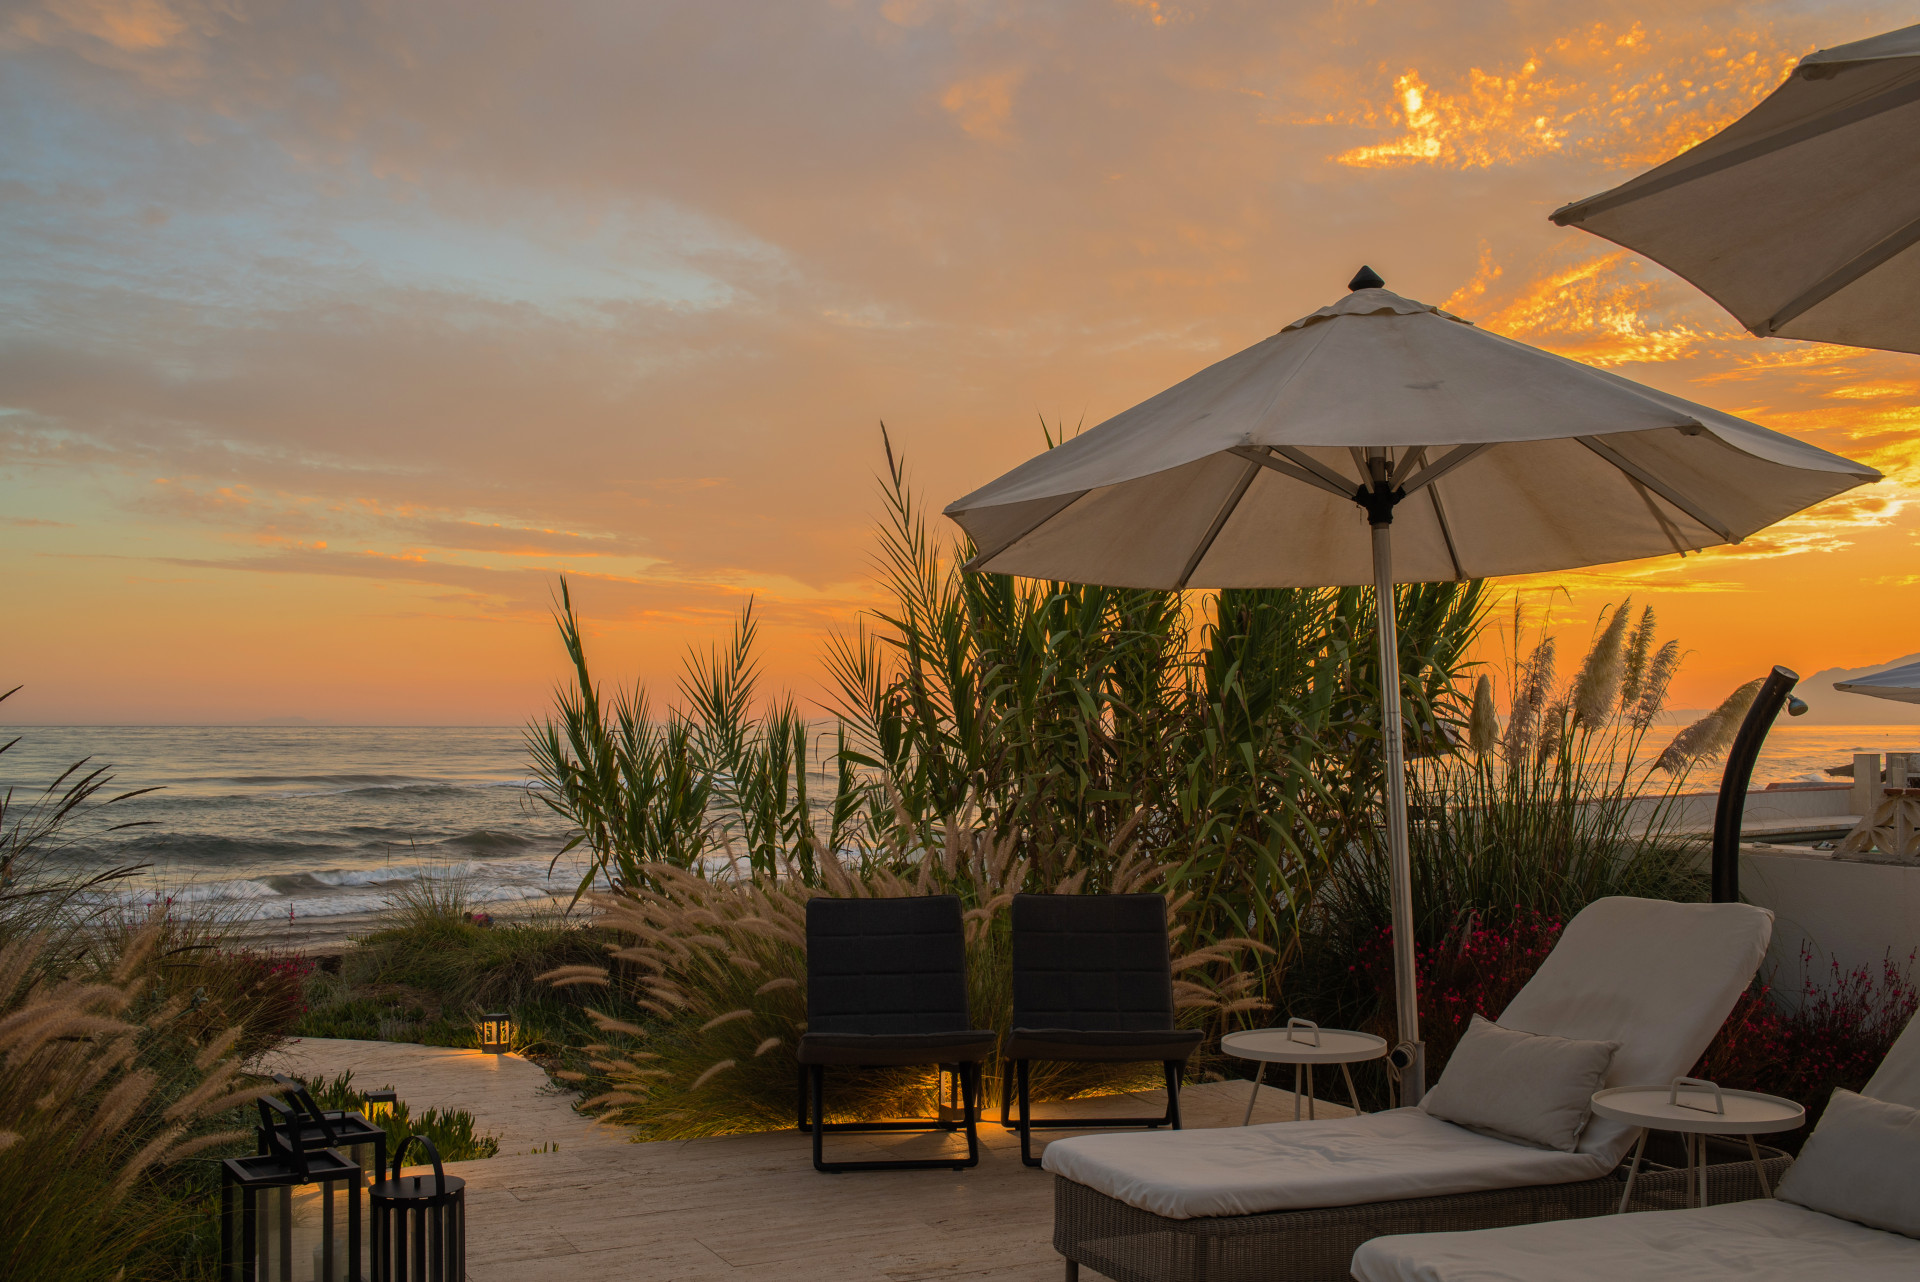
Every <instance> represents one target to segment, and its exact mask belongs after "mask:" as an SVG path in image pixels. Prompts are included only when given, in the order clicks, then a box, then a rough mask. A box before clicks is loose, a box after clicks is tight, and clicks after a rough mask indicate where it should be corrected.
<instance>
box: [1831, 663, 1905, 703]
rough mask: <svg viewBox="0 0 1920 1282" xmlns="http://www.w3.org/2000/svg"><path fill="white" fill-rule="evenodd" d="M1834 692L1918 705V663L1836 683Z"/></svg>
mask: <svg viewBox="0 0 1920 1282" xmlns="http://www.w3.org/2000/svg"><path fill="white" fill-rule="evenodd" d="M1833 688H1834V689H1836V690H1844V691H1846V692H1847V693H1848V694H1865V695H1872V696H1873V697H1874V698H1876V699H1892V700H1894V701H1895V702H1896V703H1920V663H1909V664H1906V665H1904V666H1902V667H1898V668H1888V669H1887V670H1886V671H1885V672H1874V673H1870V674H1868V675H1867V676H1864V677H1861V678H1860V679H1859V680H1858V681H1836V682H1834V683H1833Z"/></svg>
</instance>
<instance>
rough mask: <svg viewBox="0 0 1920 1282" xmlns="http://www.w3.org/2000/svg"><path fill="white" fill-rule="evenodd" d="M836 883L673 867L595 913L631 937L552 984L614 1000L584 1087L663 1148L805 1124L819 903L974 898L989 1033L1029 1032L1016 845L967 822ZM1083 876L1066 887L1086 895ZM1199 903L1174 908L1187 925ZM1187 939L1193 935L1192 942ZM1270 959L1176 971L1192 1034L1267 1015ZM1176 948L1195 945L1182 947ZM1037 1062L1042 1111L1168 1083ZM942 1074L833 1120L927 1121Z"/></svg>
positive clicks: (581, 1079) (982, 1015)
mask: <svg viewBox="0 0 1920 1282" xmlns="http://www.w3.org/2000/svg"><path fill="white" fill-rule="evenodd" d="M815 866H816V867H818V868H820V869H821V870H822V880H823V882H824V884H823V885H820V886H809V885H806V884H804V883H803V882H802V881H801V880H800V879H799V878H797V877H784V878H765V877H759V878H753V877H749V878H737V879H732V878H716V877H704V876H700V875H697V874H695V873H693V872H689V871H687V870H685V869H680V868H674V867H671V866H668V865H657V866H653V867H650V868H648V869H646V875H647V877H648V878H649V880H651V881H652V883H653V886H652V888H648V889H638V890H633V891H628V892H625V893H622V894H616V895H602V896H598V897H596V899H595V906H596V908H597V910H598V913H599V917H598V924H599V925H600V926H601V927H603V928H605V929H608V930H611V931H613V932H615V933H616V934H618V935H620V936H622V937H623V939H624V940H625V941H626V942H625V943H624V944H623V946H621V947H619V948H618V949H617V950H615V951H614V952H613V954H612V958H611V963H612V964H611V965H607V966H597V965H576V966H568V967H562V968H558V969H556V970H555V971H553V972H551V973H550V974H549V975H547V976H546V978H547V979H548V981H549V982H551V983H553V984H555V985H557V986H562V987H572V986H582V987H590V988H600V989H605V990H607V996H608V997H609V999H610V1000H609V1001H608V1002H607V1003H605V1005H606V1006H608V1007H612V1006H615V1005H618V1006H619V1007H622V1008H624V1010H625V1011H626V1012H629V1013H631V1012H637V1014H638V1018H637V1019H635V1018H622V1017H621V1016H620V1015H619V1014H615V1013H611V1012H610V1010H608V1009H600V1008H593V1009H590V1012H589V1013H590V1014H591V1016H592V1018H593V1019H594V1021H595V1023H596V1024H597V1025H598V1026H599V1028H600V1031H601V1034H602V1037H603V1040H602V1041H599V1042H596V1043H593V1044H591V1045H589V1046H587V1047H585V1048H584V1049H585V1050H586V1052H587V1053H588V1054H589V1055H591V1056H592V1059H591V1061H590V1065H589V1068H590V1071H588V1072H576V1071H562V1072H561V1073H560V1074H559V1076H560V1077H562V1078H563V1079H564V1080H568V1081H571V1082H574V1083H577V1084H582V1085H584V1084H587V1083H591V1082H595V1081H598V1082H600V1083H601V1084H603V1085H604V1086H605V1087H606V1089H604V1090H601V1091H600V1092H599V1093H597V1094H595V1095H594V1096H593V1097H592V1098H590V1099H588V1100H587V1101H586V1102H585V1104H584V1105H583V1107H586V1108H589V1109H595V1110H600V1111H602V1112H603V1114H604V1115H605V1116H606V1117H607V1118H609V1119H610V1120H614V1121H619V1122H624V1123H627V1124H629V1125H632V1126H634V1127H635V1128H636V1129H637V1130H638V1131H639V1133H640V1134H641V1135H642V1136H644V1137H645V1138H648V1139H688V1138H693V1137H695V1136H704V1135H726V1134H733V1133H737V1132H743V1131H765V1130H776V1129H780V1128H784V1127H791V1126H793V1125H794V1123H795V1114H796V1105H797V1096H798V1070H797V1067H796V1062H795V1058H794V1050H795V1046H796V1045H797V1043H798V1040H799V1037H800V1034H801V1033H803V1032H804V1031H805V1029H806V1020H807V997H806V982H807V939H806V905H807V900H809V899H810V898H813V897H814V896H816V895H823V894H832V895H839V896H845V897H853V898H892V897H897V896H904V895H927V894H948V893H951V894H958V895H959V896H960V897H961V901H962V906H963V920H964V923H965V929H966V949H967V976H968V984H969V988H970V999H971V1006H972V1009H973V1018H974V1022H975V1024H976V1025H977V1026H978V1027H982V1028H995V1029H1000V1030H1005V1029H1007V1028H1009V1027H1010V1026H1011V1024H1012V1005H1013V998H1012V982H1013V980H1012V958H1011V946H1010V938H1009V933H1008V927H1007V908H1008V906H1009V905H1010V904H1011V902H1012V899H1013V895H1014V893H1015V892H1016V891H1017V890H1019V889H1021V888H1022V887H1024V886H1025V885H1026V884H1027V874H1028V871H1029V870H1028V868H1027V867H1026V865H1025V863H1024V861H1022V860H1020V859H1019V858H1017V857H1016V856H1015V854H1014V852H1013V843H1012V842H1009V841H1005V840H1002V841H998V842H996V841H993V840H991V838H990V837H989V836H988V835H987V834H986V833H984V832H982V831H980V830H979V829H977V828H972V829H970V828H967V827H964V826H962V825H960V824H958V823H956V824H952V825H949V827H948V829H947V831H946V834H945V840H944V841H943V842H942V844H941V846H940V847H939V848H938V849H937V850H934V851H931V852H928V854H927V855H926V857H925V858H923V859H921V860H920V861H919V862H918V864H917V866H916V867H914V868H913V870H912V871H911V872H907V873H900V872H895V871H892V870H890V869H888V868H885V867H880V868H874V869H871V870H869V871H866V872H854V871H849V870H847V869H845V868H843V867H841V866H840V863H839V861H838V860H834V859H829V858H819V859H817V860H816V864H815ZM1163 871H1164V870H1162V869H1159V868H1156V867H1153V866H1151V865H1148V864H1145V863H1142V862H1140V861H1138V860H1137V859H1133V860H1127V859H1124V858H1123V859H1122V860H1121V861H1119V863H1118V864H1117V865H1116V873H1115V877H1114V888H1115V890H1116V891H1117V892H1121V893H1125V892H1130V891H1135V890H1138V889H1141V888H1142V887H1145V886H1148V885H1150V884H1152V883H1153V882H1154V881H1155V880H1156V879H1158V878H1159V877H1160V876H1161V875H1162V873H1163ZM1081 881H1082V879H1081V878H1080V877H1078V876H1069V877H1068V878H1067V879H1066V880H1065V881H1063V882H1061V883H1060V884H1058V885H1056V886H1055V887H1053V889H1054V890H1055V892H1056V893H1066V894H1071V893H1075V892H1077V891H1078V890H1079V889H1080V887H1081ZM1185 907H1186V905H1185V904H1184V903H1182V902H1179V901H1176V902H1174V903H1173V904H1171V905H1170V908H1172V910H1173V913H1174V916H1175V919H1176V920H1178V916H1179V913H1180V911H1181V910H1182V909H1184V908H1185ZM1175 938H1176V941H1177V939H1178V936H1177V935H1176V936H1175ZM1264 950H1265V946H1264V945H1261V944H1258V943H1256V942H1255V941H1252V940H1246V939H1232V940H1222V941H1216V942H1214V943H1212V944H1210V945H1209V946H1207V947H1205V948H1199V949H1193V950H1188V951H1182V952H1181V955H1180V956H1178V957H1175V958H1173V959H1172V963H1173V968H1174V971H1175V980H1174V990H1175V1005H1176V1007H1177V1008H1178V1010H1179V1012H1180V1016H1181V1019H1182V1021H1183V1022H1185V1023H1187V1024H1188V1025H1190V1026H1192V1025H1198V1024H1200V1023H1203V1022H1205V1021H1207V1020H1209V1019H1218V1018H1222V1017H1226V1016H1231V1015H1237V1014H1240V1013H1243V1012H1249V1011H1252V1010H1256V1009H1264V1008H1265V1005H1266V1003H1265V1002H1264V1001H1263V1000H1262V999H1261V998H1259V997H1258V996H1257V995H1253V994H1251V993H1250V992H1249V989H1250V988H1251V987H1252V986H1253V983H1254V979H1255V972H1254V970H1253V969H1252V968H1248V967H1245V966H1242V965H1240V964H1239V963H1240V961H1241V959H1243V958H1245V957H1248V956H1250V955H1253V954H1256V953H1259V952H1261V951H1264ZM1176 951H1180V950H1179V949H1178V945H1177V942H1176ZM1151 1068H1152V1070H1153V1071H1152V1072H1151V1073H1145V1072H1143V1071H1142V1069H1141V1068H1139V1067H1138V1066H1131V1065H1121V1066H1111V1065H1091V1064H1090V1065H1074V1064H1046V1065H1036V1066H1035V1072H1034V1076H1033V1090H1034V1092H1035V1097H1036V1098H1038V1099H1042V1100H1047V1099H1069V1098H1074V1097H1077V1096H1080V1095H1087V1094H1104V1093H1109V1092H1112V1091H1116V1090H1128V1089H1135V1088H1138V1087H1145V1086H1152V1085H1157V1084H1158V1081H1157V1079H1158V1066H1157V1065H1154V1066H1151ZM1000 1071H1001V1065H1000V1063H999V1060H998V1057H997V1056H996V1057H995V1058H994V1059H993V1060H992V1061H990V1062H989V1063H988V1064H987V1065H986V1073H985V1084H984V1087H983V1092H984V1096H985V1098H986V1099H988V1100H992V1099H995V1098H997V1092H998V1090H999V1075H1000ZM933 1091H934V1079H933V1072H932V1070H931V1069H930V1068H898V1069H874V1070H869V1071H865V1072H861V1073H858V1074H836V1075H834V1076H833V1077H832V1078H830V1079H829V1081H828V1094H827V1098H826V1111H827V1115H828V1119H829V1120H842V1119H844V1120H853V1119H856V1118H873V1117H882V1116H889V1117H900V1116H911V1115H924V1114H926V1113H927V1112H929V1111H930V1110H931V1108H932V1107H933V1105H934V1103H935V1102H936V1101H935V1100H934V1099H933V1098H932V1095H933Z"/></svg>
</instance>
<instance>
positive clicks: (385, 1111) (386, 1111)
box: [366, 1086, 400, 1180]
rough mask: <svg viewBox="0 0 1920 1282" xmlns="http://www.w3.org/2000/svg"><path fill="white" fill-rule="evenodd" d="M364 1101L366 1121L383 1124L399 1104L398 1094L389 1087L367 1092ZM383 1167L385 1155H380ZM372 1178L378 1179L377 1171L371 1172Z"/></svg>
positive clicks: (378, 1173)
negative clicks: (365, 1101) (365, 1100)
mask: <svg viewBox="0 0 1920 1282" xmlns="http://www.w3.org/2000/svg"><path fill="white" fill-rule="evenodd" d="M366 1099H367V1120H368V1121H371V1122H384V1121H385V1120H386V1119H387V1118H389V1117H392V1116H393V1106H394V1105H395V1104H398V1103H399V1102H400V1096H399V1094H398V1093H397V1092H396V1091H395V1090H394V1089H393V1087H391V1086H389V1087H387V1089H386V1090H384V1091H368V1092H367V1095H366ZM385 1165H386V1161H385V1155H384V1154H382V1159H381V1166H385ZM372 1178H373V1179H375V1180H378V1179H379V1178H380V1172H379V1170H377V1169H376V1170H375V1171H374V1172H373V1175H372Z"/></svg>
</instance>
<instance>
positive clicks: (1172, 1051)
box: [1000, 895, 1202, 1166]
mask: <svg viewBox="0 0 1920 1282" xmlns="http://www.w3.org/2000/svg"><path fill="white" fill-rule="evenodd" d="M1201 1036H1202V1034H1201V1032H1200V1030H1199V1029H1197V1028H1176V1027H1174V1017H1173V971H1172V967H1171V966H1170V965H1169V963H1168V960H1167V901H1166V899H1165V898H1163V897H1162V896H1160V895H1015V896H1014V897H1013V1034H1012V1036H1011V1037H1010V1038H1009V1039H1008V1041H1007V1047H1006V1049H1005V1051H1003V1052H1002V1054H1003V1055H1004V1057H1005V1058H1006V1060H1007V1061H1008V1062H1009V1063H1010V1065H1011V1067H1012V1069H1013V1071H1012V1072H1010V1073H1005V1074H1003V1078H1002V1083H1001V1091H1000V1125H1002V1126H1005V1127H1007V1129H1009V1130H1013V1129H1018V1130H1019V1132H1020V1160H1021V1161H1022V1162H1025V1163H1026V1164H1027V1165H1028V1166H1038V1165H1040V1159H1039V1158H1037V1157H1035V1156H1034V1155H1033V1132H1034V1131H1036V1130H1040V1129H1053V1130H1061V1129H1071V1130H1087V1129H1089V1128H1090V1127H1106V1126H1145V1127H1147V1128H1149V1129H1151V1128H1154V1127H1159V1126H1170V1127H1172V1128H1173V1129H1174V1130H1176V1131H1177V1130H1179V1129H1180V1075H1181V1072H1182V1071H1183V1070H1184V1069H1185V1068H1186V1063H1187V1060H1188V1058H1189V1057H1190V1056H1191V1055H1192V1054H1193V1052H1194V1049H1195V1048H1196V1047H1198V1046H1199V1045H1200V1040H1201ZM1034 1060H1045V1061H1051V1062H1054V1063H1077V1064H1087V1063H1110V1064H1139V1063H1148V1062H1151V1061H1155V1060H1158V1061H1159V1062H1160V1064H1161V1065H1162V1067H1163V1068H1164V1069H1165V1072H1166V1079H1167V1111H1166V1113H1165V1115H1164V1116H1161V1117H1070V1118H1036V1117H1034V1116H1033V1100H1032V1092H1031V1090H1030V1089H1029V1080H1028V1078H1029V1065H1030V1064H1032V1062H1033V1061H1034ZM1016 1079H1017V1081H1018V1086H1017V1090H1018V1093H1019V1097H1020V1120H1019V1122H1018V1123H1017V1125H1010V1124H1009V1122H1008V1118H1007V1115H1008V1112H1009V1110H1010V1108H1011V1105H1012V1102H1013V1096H1014V1093H1015V1090H1016V1084H1015V1083H1016Z"/></svg>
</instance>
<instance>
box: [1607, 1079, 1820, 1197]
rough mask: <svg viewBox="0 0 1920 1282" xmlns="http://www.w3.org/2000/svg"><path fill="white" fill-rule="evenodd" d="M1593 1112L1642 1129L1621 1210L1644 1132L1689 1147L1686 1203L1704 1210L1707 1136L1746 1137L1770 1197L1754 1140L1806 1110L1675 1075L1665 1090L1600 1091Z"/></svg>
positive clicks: (1788, 1125) (1790, 1125)
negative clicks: (1671, 1134)
mask: <svg viewBox="0 0 1920 1282" xmlns="http://www.w3.org/2000/svg"><path fill="white" fill-rule="evenodd" d="M1593 1111H1594V1113H1595V1115H1596V1116H1599V1117H1604V1118H1606V1119H1608V1120H1609V1121H1614V1122H1625V1123H1626V1124H1627V1125H1629V1126H1638V1127H1640V1128H1641V1129H1640V1142H1639V1143H1637V1144H1635V1145H1634V1146H1633V1162H1632V1164H1631V1165H1630V1166H1628V1167H1627V1187H1626V1188H1625V1189H1624V1190H1623V1191H1622V1192H1621V1194H1620V1210H1622V1211H1625V1210H1626V1209H1627V1202H1628V1199H1630V1198H1631V1197H1632V1196H1633V1180H1634V1177H1635V1176H1637V1175H1638V1174H1639V1173H1640V1156H1641V1154H1643V1153H1645V1152H1646V1149H1647V1132H1648V1131H1650V1130H1654V1131H1677V1132H1678V1133H1679V1134H1680V1136H1681V1138H1682V1139H1683V1140H1684V1141H1685V1143H1686V1149H1687V1200H1688V1201H1689V1202H1694V1201H1697V1202H1698V1203H1699V1205H1701V1206H1705V1205H1706V1204H1707V1136H1709V1135H1739V1136H1742V1137H1744V1138H1745V1139H1746V1141H1747V1152H1749V1153H1751V1154H1752V1155H1753V1170H1754V1174H1756V1175H1758V1176H1759V1177H1760V1191H1761V1192H1762V1193H1765V1194H1766V1195H1767V1196H1768V1197H1772V1196H1773V1190H1772V1189H1771V1188H1769V1187H1767V1172H1766V1170H1765V1168H1764V1167H1762V1166H1761V1164H1760V1146H1759V1145H1757V1144H1755V1143H1754V1142H1753V1137H1754V1136H1756V1135H1771V1134H1773V1133H1774V1132H1775V1131H1790V1130H1792V1129H1794V1128H1795V1127H1796V1126H1799V1125H1800V1124H1801V1123H1802V1122H1804V1121H1805V1120H1806V1118H1807V1110H1806V1109H1804V1108H1801V1107H1800V1106H1799V1105H1798V1104H1796V1103H1794V1102H1793V1101H1792V1100H1790V1099H1781V1098H1780V1097H1779V1096H1777V1095H1762V1094H1760V1093H1759V1092H1758V1091H1723V1090H1721V1089H1720V1088H1719V1087H1718V1086H1716V1085H1714V1084H1713V1083H1712V1082H1705V1081H1702V1080H1700V1079H1699V1078H1697V1077H1676V1078H1674V1079H1673V1081H1672V1082H1670V1083H1668V1084H1667V1085H1665V1086H1615V1087H1612V1088H1611V1089H1608V1090H1604V1091H1598V1092H1596V1093H1595V1094H1594V1097H1593Z"/></svg>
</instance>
